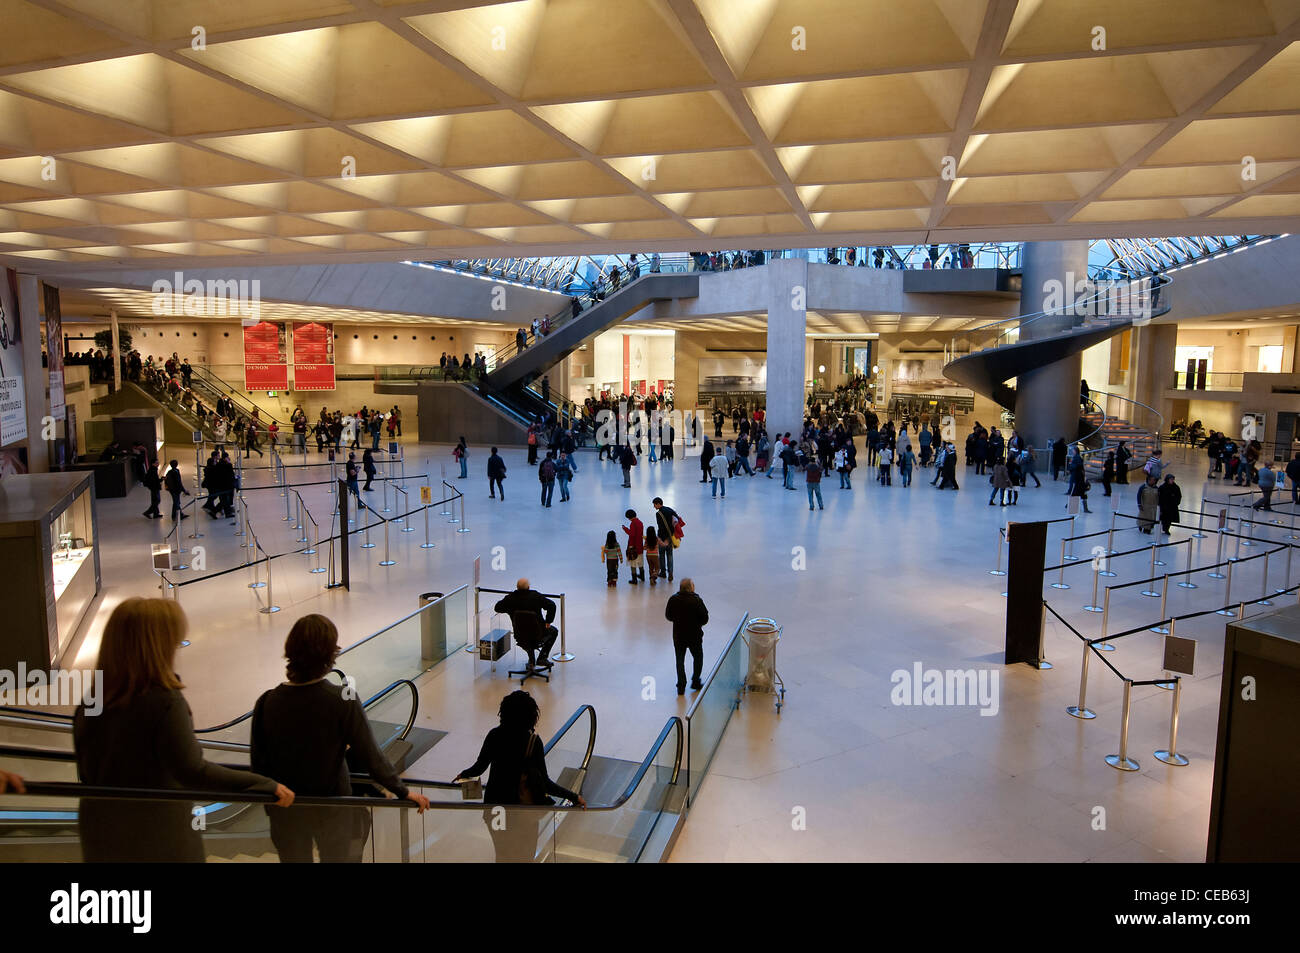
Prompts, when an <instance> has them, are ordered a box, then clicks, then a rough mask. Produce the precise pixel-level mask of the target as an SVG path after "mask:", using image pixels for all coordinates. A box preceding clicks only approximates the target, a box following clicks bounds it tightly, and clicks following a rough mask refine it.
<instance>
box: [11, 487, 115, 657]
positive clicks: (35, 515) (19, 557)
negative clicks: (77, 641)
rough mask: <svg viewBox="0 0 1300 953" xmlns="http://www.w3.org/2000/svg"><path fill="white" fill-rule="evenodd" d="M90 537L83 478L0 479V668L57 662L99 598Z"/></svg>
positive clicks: (90, 511) (90, 490)
mask: <svg viewBox="0 0 1300 953" xmlns="http://www.w3.org/2000/svg"><path fill="white" fill-rule="evenodd" d="M97 536H98V533H97V530H96V524H95V490H94V483H93V479H92V475H91V474H90V473H25V474H17V475H14V476H7V477H5V478H4V479H0V566H4V568H5V589H4V602H5V606H4V610H5V611H4V618H5V624H4V625H3V626H0V668H5V669H9V670H11V671H12V670H14V669H15V668H16V667H17V665H18V663H19V662H24V663H26V665H27V667H28V668H29V669H33V668H39V669H48V668H50V667H51V666H52V665H54V664H55V663H57V662H58V660H59V658H60V656H62V655H63V653H64V651H65V650H66V649H67V647H68V644H69V643H70V642H71V641H72V637H73V635H74V634H75V633H76V631H77V626H78V625H80V624H81V620H82V618H83V617H84V616H85V614H86V610H87V609H88V608H89V607H90V603H91V601H92V600H93V599H94V598H95V596H96V595H97V594H98V593H99V587H100V574H99V547H98V545H97V542H98V539H97Z"/></svg>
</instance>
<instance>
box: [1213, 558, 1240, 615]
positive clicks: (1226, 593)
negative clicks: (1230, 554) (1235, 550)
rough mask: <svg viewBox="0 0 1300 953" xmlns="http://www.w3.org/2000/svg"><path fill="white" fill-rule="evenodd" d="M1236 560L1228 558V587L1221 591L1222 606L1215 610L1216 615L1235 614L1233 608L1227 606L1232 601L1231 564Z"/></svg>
mask: <svg viewBox="0 0 1300 953" xmlns="http://www.w3.org/2000/svg"><path fill="white" fill-rule="evenodd" d="M1236 561H1237V560H1236V559H1235V558H1233V559H1229V560H1228V588H1227V590H1225V591H1224V593H1223V604H1224V608H1222V609H1218V610H1216V611H1215V614H1216V615H1227V616H1233V617H1234V618H1235V617H1236V615H1237V613H1236V612H1235V611H1234V610H1232V609H1229V608H1227V606H1228V604H1229V603H1230V602H1232V566H1233V564H1234V563H1235V562H1236Z"/></svg>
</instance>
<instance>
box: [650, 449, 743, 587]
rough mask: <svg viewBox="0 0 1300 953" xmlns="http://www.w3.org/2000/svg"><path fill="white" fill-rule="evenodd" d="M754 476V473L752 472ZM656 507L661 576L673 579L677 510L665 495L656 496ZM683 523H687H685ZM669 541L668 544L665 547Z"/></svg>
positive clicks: (669, 579)
mask: <svg viewBox="0 0 1300 953" xmlns="http://www.w3.org/2000/svg"><path fill="white" fill-rule="evenodd" d="M751 476H752V474H751ZM652 503H653V505H654V508H655V535H656V536H657V537H658V538H659V544H660V545H659V577H660V578H661V579H667V580H668V581H669V582H672V581H673V546H672V538H673V526H674V524H676V522H677V511H676V510H674V509H673V508H672V507H671V506H664V501H663V497H660V496H656V497H655V498H654V500H653V501H652ZM682 525H685V524H684V523H683V524H682ZM665 541H667V543H668V546H667V547H666V548H665V547H664V545H663V544H664V542H665Z"/></svg>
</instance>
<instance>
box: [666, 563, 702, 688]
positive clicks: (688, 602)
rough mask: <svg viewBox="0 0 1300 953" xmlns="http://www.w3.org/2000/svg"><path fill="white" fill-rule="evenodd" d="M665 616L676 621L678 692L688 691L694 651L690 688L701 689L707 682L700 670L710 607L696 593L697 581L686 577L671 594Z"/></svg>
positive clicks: (674, 627) (675, 642) (674, 643)
mask: <svg viewBox="0 0 1300 953" xmlns="http://www.w3.org/2000/svg"><path fill="white" fill-rule="evenodd" d="M664 618H665V619H667V620H668V621H669V622H671V623H672V624H673V652H674V653H675V654H676V657H677V694H678V695H685V694H686V653H687V652H690V653H691V688H692V690H694V691H699V690H700V689H701V688H703V687H704V685H703V684H702V683H701V682H700V673H701V671H702V670H703V668H704V627H705V626H706V625H708V623H709V610H708V608H707V607H706V606H705V605H704V600H703V599H701V598H700V597H699V596H698V595H696V593H695V583H694V582H693V581H692V580H690V579H688V578H683V579H682V581H681V585H680V586H678V589H677V591H676V592H674V593H673V594H672V595H671V596H669V597H668V603H667V604H666V605H665V606H664Z"/></svg>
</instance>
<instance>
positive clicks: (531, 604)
mask: <svg viewBox="0 0 1300 953" xmlns="http://www.w3.org/2000/svg"><path fill="white" fill-rule="evenodd" d="M493 608H494V609H496V611H497V612H504V613H505V614H506V615H513V614H514V613H516V612H528V613H534V614H536V615H537V618H538V620H539V621H541V623H542V639H541V642H540V643H539V644H538V645H536V646H534V647H533V648H534V649H535V650H536V651H537V663H536V667H537V668H554V666H553V665H552V663H551V646H553V645H554V644H555V640H556V639H558V638H559V637H560V631H559V629H557V628H556V627H555V626H553V625H551V623H552V622H554V621H555V602H554V601H552V600H551V599H548V598H546V596H544V595H542V594H541V593H540V592H537V591H536V590H534V589H530V588H529V587H528V580H527V579H520V580H519V581H518V582H517V583H515V591H514V592H512V593H510V594H509V595H506V596H503V597H502V598H501V599H500V600H498V601H497V604H496V605H495V606H493ZM515 638H516V640H518V635H517V634H516V636H515ZM520 648H522V649H525V650H527V648H528V646H525V645H521V646H520ZM530 654H531V653H530ZM530 662H531V659H530Z"/></svg>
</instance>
